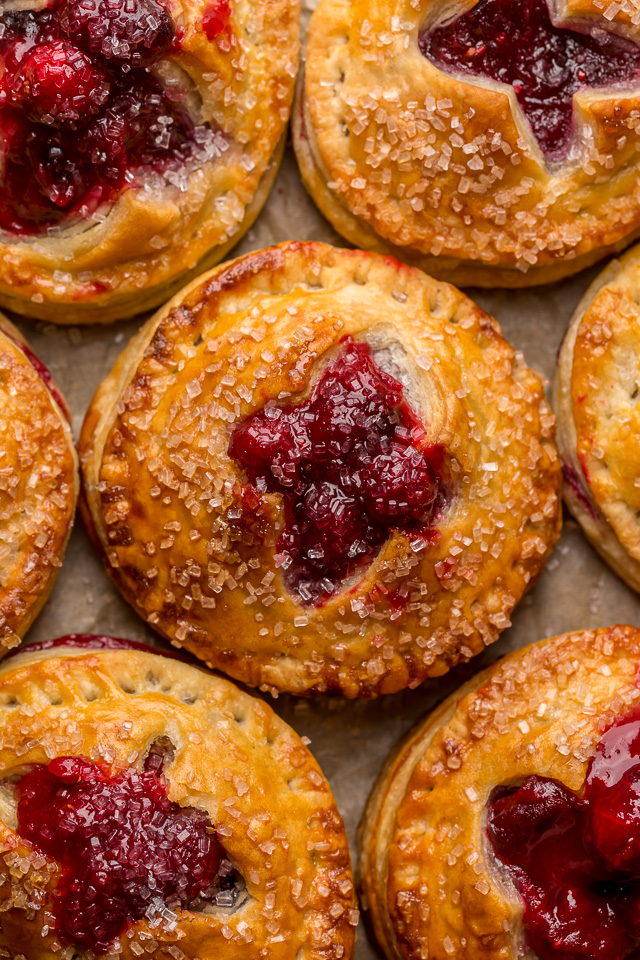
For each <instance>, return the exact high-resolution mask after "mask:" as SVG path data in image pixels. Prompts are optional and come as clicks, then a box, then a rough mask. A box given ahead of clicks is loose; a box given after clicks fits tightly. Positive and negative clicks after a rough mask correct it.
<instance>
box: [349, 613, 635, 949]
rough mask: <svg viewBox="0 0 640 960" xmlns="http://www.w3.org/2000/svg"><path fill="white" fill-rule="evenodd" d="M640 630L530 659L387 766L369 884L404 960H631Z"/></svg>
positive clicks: (545, 644) (365, 881)
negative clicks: (521, 959) (416, 959)
mask: <svg viewBox="0 0 640 960" xmlns="http://www.w3.org/2000/svg"><path fill="white" fill-rule="evenodd" d="M639 658H640V631H638V630H636V629H635V628H634V627H612V628H610V629H606V630H597V631H595V632H581V633H572V634H567V635H565V636H562V637H555V638H554V639H552V640H544V641H542V642H541V643H537V644H533V645H532V646H530V647H527V648H525V649H524V650H518V651H517V652H516V653H513V654H511V655H510V656H508V657H506V658H505V659H504V660H501V661H499V662H498V663H497V664H494V666H492V667H490V668H489V669H488V670H485V671H484V672H483V673H481V674H479V675H478V676H477V677H476V678H475V679H474V680H472V681H471V682H470V683H468V684H466V685H465V686H464V687H462V689H460V690H458V691H457V693H455V694H454V695H453V696H452V697H450V698H449V699H448V700H447V701H445V703H443V704H442V705H441V706H440V707H439V708H438V709H437V710H436V711H435V712H434V713H433V714H432V715H431V716H430V717H427V718H426V719H425V720H424V721H422V722H421V723H420V724H419V725H418V726H417V727H416V728H415V729H414V730H413V731H412V733H411V734H410V735H409V737H408V738H407V739H406V740H405V741H404V743H403V744H401V745H400V747H399V748H398V750H397V751H396V753H395V755H394V756H392V757H391V758H390V759H389V761H388V764H387V766H386V768H385V769H384V771H383V773H382V775H381V777H380V779H379V781H378V783H377V785H376V787H375V789H374V791H373V794H372V796H371V799H370V801H369V806H368V808H367V812H366V815H365V817H364V820H363V823H362V826H361V832H360V850H361V862H360V869H361V880H362V887H363V893H364V897H365V899H366V903H367V904H368V909H369V911H370V916H371V919H372V921H373V924H374V927H375V931H376V934H377V936H378V939H379V941H380V944H381V946H382V947H383V949H384V951H385V953H386V955H387V957H389V958H390V960H396V958H398V960H400V958H407V960H408V958H412V960H413V958H418V957H428V958H429V960H448V958H450V957H455V958H456V960H479V958H482V960H516V958H520V957H522V958H524V957H532V958H533V957H535V958H536V960H579V958H584V960H587V958H588V960H624V958H629V960H631V958H632V957H636V956H637V950H638V946H639V943H640V928H639V927H638V922H637V917H638V909H639V907H640V902H639V901H640V813H639V810H638V803H637V797H638V792H639V791H640V689H639V688H638V682H637V676H638V660H639Z"/></svg>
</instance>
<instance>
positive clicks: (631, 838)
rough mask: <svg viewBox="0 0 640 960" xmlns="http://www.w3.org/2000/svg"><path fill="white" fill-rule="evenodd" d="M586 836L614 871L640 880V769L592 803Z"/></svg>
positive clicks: (630, 773)
mask: <svg viewBox="0 0 640 960" xmlns="http://www.w3.org/2000/svg"><path fill="white" fill-rule="evenodd" d="M587 834H588V837H589V839H590V841H591V843H592V844H593V847H594V848H595V850H597V852H598V853H599V855H600V856H601V857H602V859H603V860H604V862H605V863H606V865H607V867H608V868H609V869H610V870H611V871H612V872H614V873H620V874H623V875H626V876H629V877H633V878H635V879H640V766H636V767H632V768H631V770H629V771H628V772H627V773H625V775H624V776H623V777H622V779H621V780H619V781H618V783H617V784H616V785H615V786H614V787H610V788H609V790H607V791H606V792H605V791H602V792H601V793H600V794H599V796H598V798H597V799H596V800H594V801H593V802H592V804H591V811H590V816H589V822H588V826H587Z"/></svg>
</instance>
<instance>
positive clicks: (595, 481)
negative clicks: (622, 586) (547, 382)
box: [554, 247, 640, 590]
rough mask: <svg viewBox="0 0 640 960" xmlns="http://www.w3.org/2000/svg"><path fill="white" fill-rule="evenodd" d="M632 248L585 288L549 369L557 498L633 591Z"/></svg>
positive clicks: (635, 353) (636, 493) (636, 500)
mask: <svg viewBox="0 0 640 960" xmlns="http://www.w3.org/2000/svg"><path fill="white" fill-rule="evenodd" d="M639 253H640V251H639V249H638V248H637V247H636V248H635V249H634V250H631V251H630V252H629V253H627V254H626V255H625V256H624V257H622V258H621V260H614V261H613V262H612V263H611V264H609V266H608V267H606V268H605V270H604V271H603V272H602V273H601V274H600V276H599V277H597V279H596V280H595V281H594V283H593V284H592V285H591V287H590V288H589V290H588V291H587V293H586V294H585V296H584V297H583V299H582V301H581V303H580V304H579V305H578V308H577V310H576V312H575V314H574V316H573V319H572V320H571V323H570V325H569V329H568V331H567V333H566V336H565V338H564V341H563V343H562V347H561V349H560V353H559V355H558V366H557V371H556V382H555V387H554V393H555V410H556V414H557V416H558V444H559V447H560V450H561V454H562V461H563V473H564V479H565V483H564V498H565V500H566V502H567V506H568V507H569V509H570V510H571V512H572V513H573V515H574V516H575V518H576V519H577V520H578V521H579V523H580V525H581V526H582V529H583V530H584V532H585V534H586V535H587V537H588V538H589V540H590V541H591V543H592V544H593V546H594V547H595V548H596V550H597V551H598V552H599V553H600V554H601V555H602V557H603V558H604V559H605V560H606V561H607V563H609V564H610V566H611V567H613V569H614V570H615V571H616V573H617V574H619V575H620V576H621V577H622V578H623V579H624V580H626V582H627V583H628V584H629V586H631V587H633V588H634V589H635V590H640V519H639V517H640V480H639V477H640V440H639V439H638V438H639V435H640V415H639V410H638V392H639V388H640V309H639V308H638V296H639V292H640V257H639Z"/></svg>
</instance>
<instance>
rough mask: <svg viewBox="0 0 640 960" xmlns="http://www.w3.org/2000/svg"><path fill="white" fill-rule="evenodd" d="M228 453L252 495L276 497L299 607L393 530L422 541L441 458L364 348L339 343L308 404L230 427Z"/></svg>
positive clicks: (333, 584) (319, 596) (326, 593)
mask: <svg viewBox="0 0 640 960" xmlns="http://www.w3.org/2000/svg"><path fill="white" fill-rule="evenodd" d="M229 452H230V454H231V456H232V457H234V458H235V459H236V460H238V461H239V462H240V463H241V464H242V466H243V467H244V469H245V471H246V473H247V476H248V478H249V480H250V481H251V483H252V484H253V486H254V487H255V488H256V490H257V491H258V492H259V493H266V492H277V493H280V494H282V497H283V500H284V512H285V525H284V529H283V531H282V533H281V535H280V538H279V540H278V551H279V554H280V555H281V556H282V557H283V563H282V567H283V570H284V576H285V582H286V584H287V586H288V588H289V589H290V590H291V591H293V592H295V593H296V594H297V595H298V596H299V597H300V599H301V600H302V601H303V603H310V604H319V603H322V601H323V600H325V599H326V598H327V597H330V596H331V595H332V594H334V593H335V592H336V591H337V590H339V589H340V586H341V584H342V582H343V581H344V580H345V578H347V577H350V576H352V575H353V574H354V573H355V572H357V571H359V570H361V569H362V568H363V565H364V564H366V563H367V562H370V561H371V559H372V557H373V556H374V555H375V554H376V552H377V551H378V550H379V549H380V547H381V546H382V544H383V543H384V542H385V541H386V540H387V538H388V536H389V532H390V531H391V530H404V531H407V532H410V533H412V534H413V535H414V536H416V537H418V538H421V537H422V538H427V537H428V535H429V528H428V523H429V518H430V514H431V511H432V508H433V504H434V501H435V500H436V497H437V495H438V486H439V479H438V474H437V472H436V471H437V468H438V465H439V464H440V461H441V451H440V449H439V448H437V447H433V446H430V445H429V444H428V443H427V442H426V439H425V432H424V430H423V428H422V425H421V423H420V421H419V419H418V417H417V416H416V415H415V414H414V413H413V412H412V410H411V409H410V407H409V405H408V403H407V402H406V400H405V399H404V395H403V389H402V385H401V384H400V383H399V382H398V381H397V380H395V379H394V378H393V377H391V376H389V374H387V373H384V372H383V371H382V370H381V369H380V368H379V367H378V365H377V364H376V362H375V360H374V359H373V356H372V355H371V350H370V348H369V346H368V345H367V344H365V343H359V342H355V341H353V340H351V339H349V338H346V339H345V340H344V341H343V344H342V349H341V352H340V354H339V355H338V357H337V358H336V360H335V361H334V362H333V363H332V364H330V365H329V366H328V367H327V368H326V370H325V371H324V373H323V374H322V376H321V377H320V379H319V381H318V382H317V383H316V385H315V388H314V390H313V392H312V394H311V396H310V397H309V399H308V400H305V401H304V402H303V403H297V404H277V403H275V402H270V403H268V404H267V405H266V406H265V408H264V409H263V410H261V411H260V412H259V413H256V414H254V415H253V416H251V417H249V418H248V419H247V420H245V421H244V422H243V423H241V424H239V425H238V426H237V427H236V429H235V431H234V433H233V437H232V440H231V445H230V447H229Z"/></svg>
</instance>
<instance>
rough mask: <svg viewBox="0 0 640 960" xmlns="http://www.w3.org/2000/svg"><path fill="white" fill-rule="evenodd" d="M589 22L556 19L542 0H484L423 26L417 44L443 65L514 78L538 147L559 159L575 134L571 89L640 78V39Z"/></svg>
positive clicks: (507, 79)
mask: <svg viewBox="0 0 640 960" xmlns="http://www.w3.org/2000/svg"><path fill="white" fill-rule="evenodd" d="M587 29H589V27H588V26H587V25H586V22H585V25H584V26H583V28H582V32H578V29H577V28H576V25H575V24H574V25H573V26H572V27H571V28H569V27H568V26H565V27H558V26H555V24H554V23H552V21H551V18H550V16H549V9H548V7H547V3H546V2H545V0H518V2H514V0H480V2H479V3H477V4H476V5H475V6H474V7H472V8H471V10H469V11H467V12H466V13H464V14H463V15H462V16H461V17H458V19H456V20H454V21H453V22H452V23H449V24H446V25H445V26H440V27H437V28H436V29H435V30H433V31H431V32H429V33H426V34H423V36H422V37H421V38H420V49H421V50H422V53H423V54H424V55H425V56H426V57H428V59H429V60H431V61H432V62H433V63H434V64H435V65H436V66H438V67H442V68H444V69H445V70H453V71H457V72H460V73H463V74H468V75H469V76H482V77H490V78H491V79H492V80H499V81H500V82H502V83H507V84H509V85H510V86H512V87H513V89H514V91H515V95H516V97H517V99H518V103H519V104H520V106H521V108H522V110H523V112H524V115H525V117H526V118H527V120H528V121H529V123H530V125H531V129H532V130H533V133H534V135H535V137H536V139H537V140H538V143H539V145H540V148H541V150H542V151H543V153H544V154H545V155H546V156H547V157H548V158H549V159H552V160H560V159H562V158H563V157H564V156H565V155H566V153H567V151H568V148H569V146H570V143H571V139H572V134H573V95H574V93H576V91H578V90H581V89H583V88H585V87H606V86H610V85H612V84H621V83H625V82H626V83H632V82H636V83H637V82H638V80H639V79H640V47H638V46H636V44H634V43H631V42H630V41H628V40H624V39H623V38H621V37H619V36H616V35H615V34H611V33H605V32H604V31H603V30H602V29H600V30H595V29H593V28H591V32H589V33H587V32H586V30H587Z"/></svg>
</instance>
